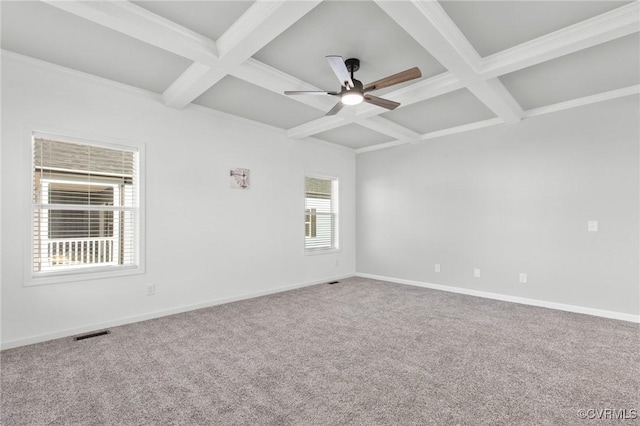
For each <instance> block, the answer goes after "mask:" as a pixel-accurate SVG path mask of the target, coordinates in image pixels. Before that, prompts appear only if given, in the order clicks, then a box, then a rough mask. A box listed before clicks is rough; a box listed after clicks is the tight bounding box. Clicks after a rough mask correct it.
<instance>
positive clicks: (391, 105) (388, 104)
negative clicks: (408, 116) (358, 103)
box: [364, 95, 400, 109]
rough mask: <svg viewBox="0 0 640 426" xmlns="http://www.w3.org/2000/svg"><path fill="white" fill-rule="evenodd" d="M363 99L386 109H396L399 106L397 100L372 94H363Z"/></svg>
mask: <svg viewBox="0 0 640 426" xmlns="http://www.w3.org/2000/svg"><path fill="white" fill-rule="evenodd" d="M364 101H365V102H368V103H370V104H373V105H378V106H379V107H382V108H386V109H396V108H398V107H399V106H400V103H399V102H394V101H390V100H388V99H382V98H379V97H377V96H373V95H364Z"/></svg>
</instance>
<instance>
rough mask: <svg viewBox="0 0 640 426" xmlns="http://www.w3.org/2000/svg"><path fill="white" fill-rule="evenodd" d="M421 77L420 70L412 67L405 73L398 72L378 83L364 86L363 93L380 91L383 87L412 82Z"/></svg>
mask: <svg viewBox="0 0 640 426" xmlns="http://www.w3.org/2000/svg"><path fill="white" fill-rule="evenodd" d="M420 77H422V73H421V72H420V68H418V67H413V68H411V69H408V70H406V71H402V72H399V73H397V74H394V75H390V76H389V77H385V78H383V79H380V80H378V81H374V82H373V83H369V84H367V85H366V86H364V91H365V92H371V91H372V90H378V89H382V88H383V87H389V86H393V85H394V84H399V83H404V82H405V81H409V80H413V79H414V78H420Z"/></svg>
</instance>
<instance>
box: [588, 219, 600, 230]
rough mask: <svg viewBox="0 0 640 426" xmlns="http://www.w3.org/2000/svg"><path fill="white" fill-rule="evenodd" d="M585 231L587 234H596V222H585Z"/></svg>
mask: <svg viewBox="0 0 640 426" xmlns="http://www.w3.org/2000/svg"><path fill="white" fill-rule="evenodd" d="M587 231H589V232H598V221H597V220H590V221H588V222H587Z"/></svg>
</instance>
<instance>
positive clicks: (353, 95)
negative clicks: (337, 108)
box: [340, 91, 364, 105]
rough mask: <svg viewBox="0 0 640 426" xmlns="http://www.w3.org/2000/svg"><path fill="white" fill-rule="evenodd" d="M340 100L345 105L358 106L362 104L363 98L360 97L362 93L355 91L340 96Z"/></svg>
mask: <svg viewBox="0 0 640 426" xmlns="http://www.w3.org/2000/svg"><path fill="white" fill-rule="evenodd" d="M340 100H341V101H342V103H343V104H345V105H358V104H360V103H362V101H363V100H364V96H362V93H359V92H356V91H348V92H346V93H345V94H343V95H342V97H341V98H340Z"/></svg>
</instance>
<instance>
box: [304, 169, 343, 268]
mask: <svg viewBox="0 0 640 426" xmlns="http://www.w3.org/2000/svg"><path fill="white" fill-rule="evenodd" d="M307 178H315V179H324V180H330V181H331V182H332V183H331V202H332V205H333V206H334V207H333V210H334V211H333V214H334V220H335V224H334V227H333V229H334V232H335V235H334V246H333V247H326V248H325V247H321V248H307V246H306V241H305V238H306V223H308V222H307V221H306V216H307V209H306V198H307V182H306V180H307ZM301 210H302V251H303V253H304V255H305V256H315V255H319V254H330V253H337V252H340V251H342V249H341V248H340V246H341V244H340V235H341V232H340V177H338V176H330V175H325V174H317V173H305V174H304V177H303V179H302V209H301Z"/></svg>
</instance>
